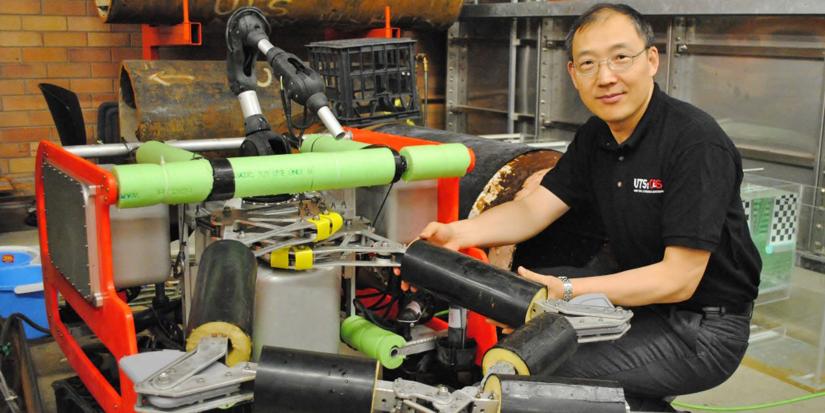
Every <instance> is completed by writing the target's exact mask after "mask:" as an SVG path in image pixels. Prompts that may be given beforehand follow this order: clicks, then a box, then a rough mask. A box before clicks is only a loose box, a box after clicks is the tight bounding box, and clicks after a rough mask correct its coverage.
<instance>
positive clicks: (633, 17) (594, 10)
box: [564, 3, 655, 60]
mask: <svg viewBox="0 0 825 413" xmlns="http://www.w3.org/2000/svg"><path fill="white" fill-rule="evenodd" d="M605 11H611V12H615V13H619V14H622V15H625V16H627V17H628V18H629V19H630V21H632V22H633V25H634V26H636V32H637V33H639V37H641V38H642V40H644V41H645V47H646V48H647V47H650V46H653V41H654V40H655V37H654V35H653V27H652V26H651V25H650V23H648V22H647V20H645V18H644V16H642V14H641V13H639V12H638V11H637V10H636V9H634V8H633V7H630V6H628V5H627V4H612V3H599V4H596V5H594V6H593V7H591V8H589V9H587V11H586V12H584V13H582V15H581V16H579V17H577V18H576V20H575V21H574V22H573V26H571V27H570V31H568V32H567V37H565V39H564V47H565V49H566V50H567V57H568V58H569V59H570V60H573V37H574V36H575V35H576V32H577V31H578V30H579V29H581V28H583V27H585V26H587V25H589V24H591V23H593V22H595V21H596V20H597V19H598V18H599V17H600V15H601V14H602V13H603V12H605Z"/></svg>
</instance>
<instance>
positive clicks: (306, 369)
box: [254, 346, 380, 413]
mask: <svg viewBox="0 0 825 413" xmlns="http://www.w3.org/2000/svg"><path fill="white" fill-rule="evenodd" d="M379 372H380V370H379V365H378V362H377V361H375V360H370V359H366V358H361V357H351V356H344V355H339V354H328V353H316V352H312V351H305V350H295V349H285V348H280V347H269V346H264V348H263V350H262V351H261V358H260V360H259V361H258V368H257V372H256V375H255V408H254V412H255V413H264V412H280V413H316V412H317V413H321V412H324V413H325V412H341V413H350V412H351V413H363V412H371V411H372V406H373V395H374V393H375V384H376V381H377V380H378V374H379Z"/></svg>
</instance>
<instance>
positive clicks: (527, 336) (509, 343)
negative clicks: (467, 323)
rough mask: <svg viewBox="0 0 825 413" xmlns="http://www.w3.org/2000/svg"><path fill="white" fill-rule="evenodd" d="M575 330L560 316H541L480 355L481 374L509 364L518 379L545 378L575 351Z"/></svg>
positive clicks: (576, 339) (576, 345) (576, 342)
mask: <svg viewBox="0 0 825 413" xmlns="http://www.w3.org/2000/svg"><path fill="white" fill-rule="evenodd" d="M578 344H579V342H578V337H577V335H576V330H575V329H574V328H573V326H572V325H571V324H570V322H569V321H567V319H566V318H564V316H561V315H558V314H551V313H544V314H542V315H540V316H537V317H535V318H533V319H532V320H530V322H529V323H527V324H525V325H523V326H521V327H519V328H517V329H516V330H515V331H513V333H512V334H510V335H508V336H506V337H504V338H502V339H501V340H499V342H498V343H496V345H495V347H493V348H491V349H489V350H487V352H486V353H484V358H483V359H482V361H481V368H482V369H483V370H484V373H487V370H488V369H489V368H490V367H492V366H493V365H494V364H496V363H497V362H499V361H504V362H507V363H510V364H511V365H512V366H513V367H515V369H516V373H517V374H519V375H522V376H531V375H535V374H542V375H547V374H551V373H552V372H553V371H555V370H556V369H557V368H559V366H561V365H562V363H564V362H565V361H567V359H568V358H570V356H572V355H573V353H575V352H576V349H577V348H578Z"/></svg>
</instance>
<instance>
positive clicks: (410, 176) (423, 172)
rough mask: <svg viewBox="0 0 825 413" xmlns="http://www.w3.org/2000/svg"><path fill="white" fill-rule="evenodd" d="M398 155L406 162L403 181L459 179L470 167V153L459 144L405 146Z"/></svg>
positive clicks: (402, 176)
mask: <svg viewBox="0 0 825 413" xmlns="http://www.w3.org/2000/svg"><path fill="white" fill-rule="evenodd" d="M400 153H401V156H402V157H403V158H404V159H405V160H406V161H407V170H406V171H404V174H403V175H401V178H403V179H404V180H405V181H420V180H424V179H435V178H455V177H460V176H464V175H465V174H466V173H467V168H468V167H469V166H470V152H469V151H468V150H467V147H466V146H464V145H462V144H460V143H445V144H442V145H419V146H407V147H406V148H403V149H401V152H400Z"/></svg>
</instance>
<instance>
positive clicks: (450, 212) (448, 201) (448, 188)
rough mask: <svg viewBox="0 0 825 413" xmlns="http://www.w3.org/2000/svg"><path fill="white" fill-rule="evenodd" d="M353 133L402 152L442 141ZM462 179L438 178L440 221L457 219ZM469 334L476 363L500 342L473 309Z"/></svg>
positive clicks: (437, 324)
mask: <svg viewBox="0 0 825 413" xmlns="http://www.w3.org/2000/svg"><path fill="white" fill-rule="evenodd" d="M344 129H347V130H349V131H351V132H352V139H353V140H355V141H358V142H363V143H368V144H371V145H385V146H388V147H390V148H392V149H395V150H397V151H400V150H401V149H402V148H404V147H405V146H416V145H438V144H439V142H433V141H428V140H425V139H417V138H409V137H406V136H398V135H390V134H387V133H380V132H374V131H370V130H366V129H357V128H344ZM468 151H470V166H469V167H468V168H467V172H470V171H472V170H473V168H475V163H476V159H475V154H474V153H473V151H472V150H470V149H468ZM459 180H460V178H440V179H438V184H437V185H438V186H437V191H438V195H437V196H438V213H437V217H438V221H439V222H453V221H457V220H458V193H459V192H458V191H459ZM462 252H463V253H465V254H467V255H469V256H471V257H473V258H476V259H479V260H481V261H484V262H489V260H488V259H487V254H485V253H484V251H482V250H480V249H478V248H468V249H467V250H464V251H462ZM429 326H430V327H431V328H435V329H437V330H443V329H445V328H447V323H445V322H443V321H441V320H439V319H436V318H434V319H433V321H432V322H431V323H430V324H429ZM467 335H468V336H469V337H471V338H473V339H475V341H476V344H478V351H476V360H475V361H476V364H479V365H480V364H481V358H482V357H483V356H484V353H485V352H486V351H487V350H488V349H490V348H491V347H493V346H494V345H495V344H496V342H497V341H498V336H497V334H496V327H495V326H493V325H492V324H489V323H487V321H486V318H485V317H484V316H482V315H480V314H477V313H475V312H472V311H470V312H469V313H468V315H467Z"/></svg>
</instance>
